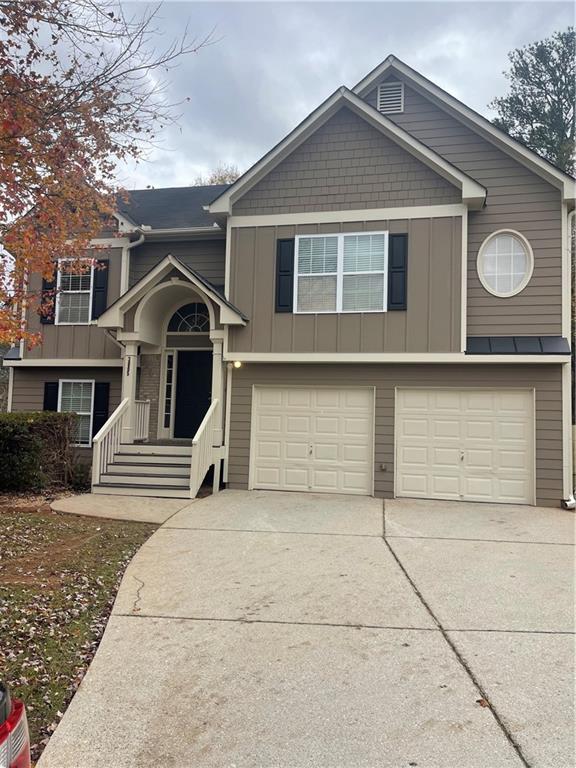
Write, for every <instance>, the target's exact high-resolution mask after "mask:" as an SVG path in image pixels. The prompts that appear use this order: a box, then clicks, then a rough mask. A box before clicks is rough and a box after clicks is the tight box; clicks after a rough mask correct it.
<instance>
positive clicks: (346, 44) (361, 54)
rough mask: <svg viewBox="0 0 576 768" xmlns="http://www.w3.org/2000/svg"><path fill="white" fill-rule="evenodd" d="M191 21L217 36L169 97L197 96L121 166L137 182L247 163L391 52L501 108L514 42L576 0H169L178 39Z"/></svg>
mask: <svg viewBox="0 0 576 768" xmlns="http://www.w3.org/2000/svg"><path fill="white" fill-rule="evenodd" d="M127 5H128V7H130V6H129V4H127ZM186 22H188V23H189V25H190V28H191V30H192V31H193V33H194V34H197V35H198V36H199V37H203V36H204V35H206V34H207V33H208V32H210V31H211V30H212V29H214V30H215V32H214V37H215V38H216V39H217V42H216V43H215V44H213V45H211V46H210V47H207V48H204V49H202V50H201V51H200V52H199V53H198V54H197V55H194V56H190V57H188V58H186V59H184V60H182V61H181V63H180V65H179V67H178V68H177V69H174V70H172V71H171V72H169V74H168V78H169V80H170V92H169V93H168V94H167V97H168V99H170V100H172V101H180V100H181V99H185V98H186V97H189V98H190V101H189V102H188V103H186V104H185V105H184V106H183V107H182V108H181V112H182V117H181V119H180V121H179V126H178V127H177V128H176V127H173V128H170V129H168V130H166V131H165V132H164V134H163V135H162V141H161V145H162V148H161V149H156V150H153V151H152V152H151V154H150V157H149V160H148V161H146V162H142V163H140V164H139V165H138V166H137V167H135V166H129V167H123V168H120V169H119V182H120V183H122V184H124V185H125V186H126V187H127V188H128V189H135V188H142V187H146V186H148V185H151V186H154V187H169V186H186V185H189V184H193V183H194V180H195V178H196V177H197V176H198V175H199V174H205V173H206V172H207V171H209V170H210V169H211V168H214V167H215V166H217V165H218V164H219V163H233V164H235V165H237V166H238V168H239V169H240V170H241V171H243V170H246V169H247V168H249V167H250V165H252V163H254V162H255V161H256V160H258V159H259V158H260V157H261V156H262V155H263V154H264V153H265V152H267V151H268V150H269V149H270V148H271V147H272V146H273V145H274V144H275V143H276V142H278V141H279V140H280V139H282V138H283V136H285V135H286V134H287V133H288V132H289V131H290V130H292V128H294V127H295V126H296V125H297V124H298V123H299V122H300V121H301V120H302V119H303V118H305V117H306V115H308V114H309V113H310V112H311V111H312V110H313V109H314V108H315V107H317V106H318V104H320V103H321V102H322V101H323V100H324V99H325V98H326V97H327V96H329V95H330V94H331V93H332V92H333V91H334V90H336V88H338V86H340V85H346V86H348V87H353V86H354V85H355V84H356V83H357V82H358V81H359V80H360V79H361V78H362V77H363V76H364V75H365V74H367V73H368V72H369V71H370V70H371V69H373V68H374V67H375V66H376V65H377V64H379V63H380V62H381V61H382V60H383V59H385V58H386V56H387V55H388V54H390V53H393V54H395V55H397V56H398V57H399V58H401V59H403V60H404V61H405V62H406V63H407V64H409V65H410V66H412V67H414V68H415V69H417V70H419V71H420V72H421V73H422V74H423V75H425V76H426V77H428V78H430V79H431V80H433V81H435V82H436V83H438V84H439V85H440V86H442V87H443V88H445V89H446V90H447V91H449V92H450V93H452V94H453V95H454V96H456V97H458V98H459V99H461V100H462V101H464V102H466V103H467V104H468V105H470V106H471V107H473V108H474V109H476V110H478V111H479V112H481V113H482V114H484V115H486V116H490V111H489V110H488V108H487V104H488V102H489V101H490V100H491V99H492V98H493V97H494V96H497V95H502V94H504V93H505V92H506V87H507V86H506V79H505V78H504V76H503V75H502V71H503V70H504V69H506V68H507V53H508V51H510V50H512V49H513V48H516V47H519V46H522V45H525V44H526V43H530V42H533V41H535V40H539V39H541V38H543V37H546V36H548V35H549V34H550V33H552V32H553V31H555V30H558V29H564V28H566V27H567V26H568V25H570V24H573V23H574V5H573V4H572V3H557V2H546V1H545V0H540V1H539V2H521V3H516V2H494V3H488V2H464V1H461V2H448V3H438V2H408V1H407V0H404V2H369V3H360V2H337V3H336V2H320V3H278V2H259V3H244V2H232V3H220V2H214V1H212V2H206V3H194V2H184V1H181V2H166V3H165V4H164V7H163V8H162V11H161V20H160V25H161V28H162V32H163V34H164V35H165V36H166V41H168V40H169V39H171V38H173V37H175V36H176V35H178V34H179V33H180V32H181V31H182V29H183V28H184V26H185V24H186ZM160 43H161V41H159V44H160Z"/></svg>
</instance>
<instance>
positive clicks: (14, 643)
mask: <svg viewBox="0 0 576 768" xmlns="http://www.w3.org/2000/svg"><path fill="white" fill-rule="evenodd" d="M156 528H157V526H155V525H149V524H144V523H128V522H121V521H115V520H102V519H95V518H86V517H75V516H72V515H63V514H59V513H55V512H52V511H51V510H50V509H49V506H48V505H47V504H46V503H45V501H44V500H43V499H41V498H39V499H26V500H25V501H24V503H23V502H22V500H20V499H16V498H10V497H0V670H2V679H3V680H4V681H5V682H7V683H8V685H9V686H10V688H11V691H12V693H13V695H14V696H15V697H17V698H21V699H23V700H24V701H25V703H26V707H27V712H28V723H29V727H30V739H31V744H32V757H33V760H37V759H38V757H39V755H40V753H41V752H42V749H43V748H44V746H45V745H46V742H47V741H48V738H49V737H50V734H51V733H52V731H53V730H54V728H55V727H56V725H57V724H58V721H59V719H60V717H61V716H62V714H63V713H64V711H65V709H66V707H67V706H68V704H69V702H70V699H71V698H72V696H73V695H74V692H75V691H76V689H77V687H78V685H79V684H80V681H81V680H82V677H83V675H84V673H85V671H86V669H87V667H88V665H89V663H90V661H91V659H92V657H93V655H94V652H95V650H96V648H97V646H98V643H99V641H100V638H101V636H102V633H103V631H104V628H105V626H106V621H107V619H108V616H109V614H110V611H111V609H112V604H113V602H114V598H115V596H116V592H117V590H118V586H119V584H120V579H121V577H122V574H123V573H124V570H125V568H126V566H127V565H128V563H129V562H130V560H131V558H132V556H133V555H134V554H135V552H136V551H137V550H138V549H139V547H140V546H141V545H142V544H143V543H144V542H145V541H146V539H147V538H148V537H149V536H150V535H151V534H152V533H153V532H154V530H156Z"/></svg>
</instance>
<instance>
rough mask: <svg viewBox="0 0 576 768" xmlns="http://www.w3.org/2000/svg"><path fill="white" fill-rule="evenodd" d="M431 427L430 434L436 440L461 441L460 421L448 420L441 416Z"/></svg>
mask: <svg viewBox="0 0 576 768" xmlns="http://www.w3.org/2000/svg"><path fill="white" fill-rule="evenodd" d="M431 426H432V429H431V430H430V432H431V433H432V434H433V435H434V437H435V438H436V439H440V440H444V439H446V438H449V439H451V440H459V439H460V419H446V418H444V416H441V417H439V418H438V419H434V420H433V421H432V424H431Z"/></svg>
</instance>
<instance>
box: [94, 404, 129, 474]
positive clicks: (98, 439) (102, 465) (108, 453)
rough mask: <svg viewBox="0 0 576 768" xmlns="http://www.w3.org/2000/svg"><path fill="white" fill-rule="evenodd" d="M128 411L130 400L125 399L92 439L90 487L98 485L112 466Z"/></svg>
mask: <svg viewBox="0 0 576 768" xmlns="http://www.w3.org/2000/svg"><path fill="white" fill-rule="evenodd" d="M129 409H130V398H128V397H125V398H124V400H122V402H121V403H120V405H119V406H118V408H116V410H115V411H114V413H112V415H111V416H110V417H109V418H108V421H107V422H106V423H105V424H104V425H103V426H102V428H101V429H100V430H99V431H98V432H97V433H96V435H95V436H94V437H93V438H92V485H98V484H99V483H100V477H101V476H102V475H103V474H104V473H105V472H107V470H108V466H109V465H110V464H112V461H113V459H114V454H115V453H117V452H118V450H119V448H120V443H121V442H122V428H123V426H124V421H125V419H126V418H127V416H128V411H129Z"/></svg>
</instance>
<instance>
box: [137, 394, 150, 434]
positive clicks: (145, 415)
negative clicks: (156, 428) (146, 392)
mask: <svg viewBox="0 0 576 768" xmlns="http://www.w3.org/2000/svg"><path fill="white" fill-rule="evenodd" d="M149 429H150V400H135V401H134V440H146V439H147V438H148V431H149Z"/></svg>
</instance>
